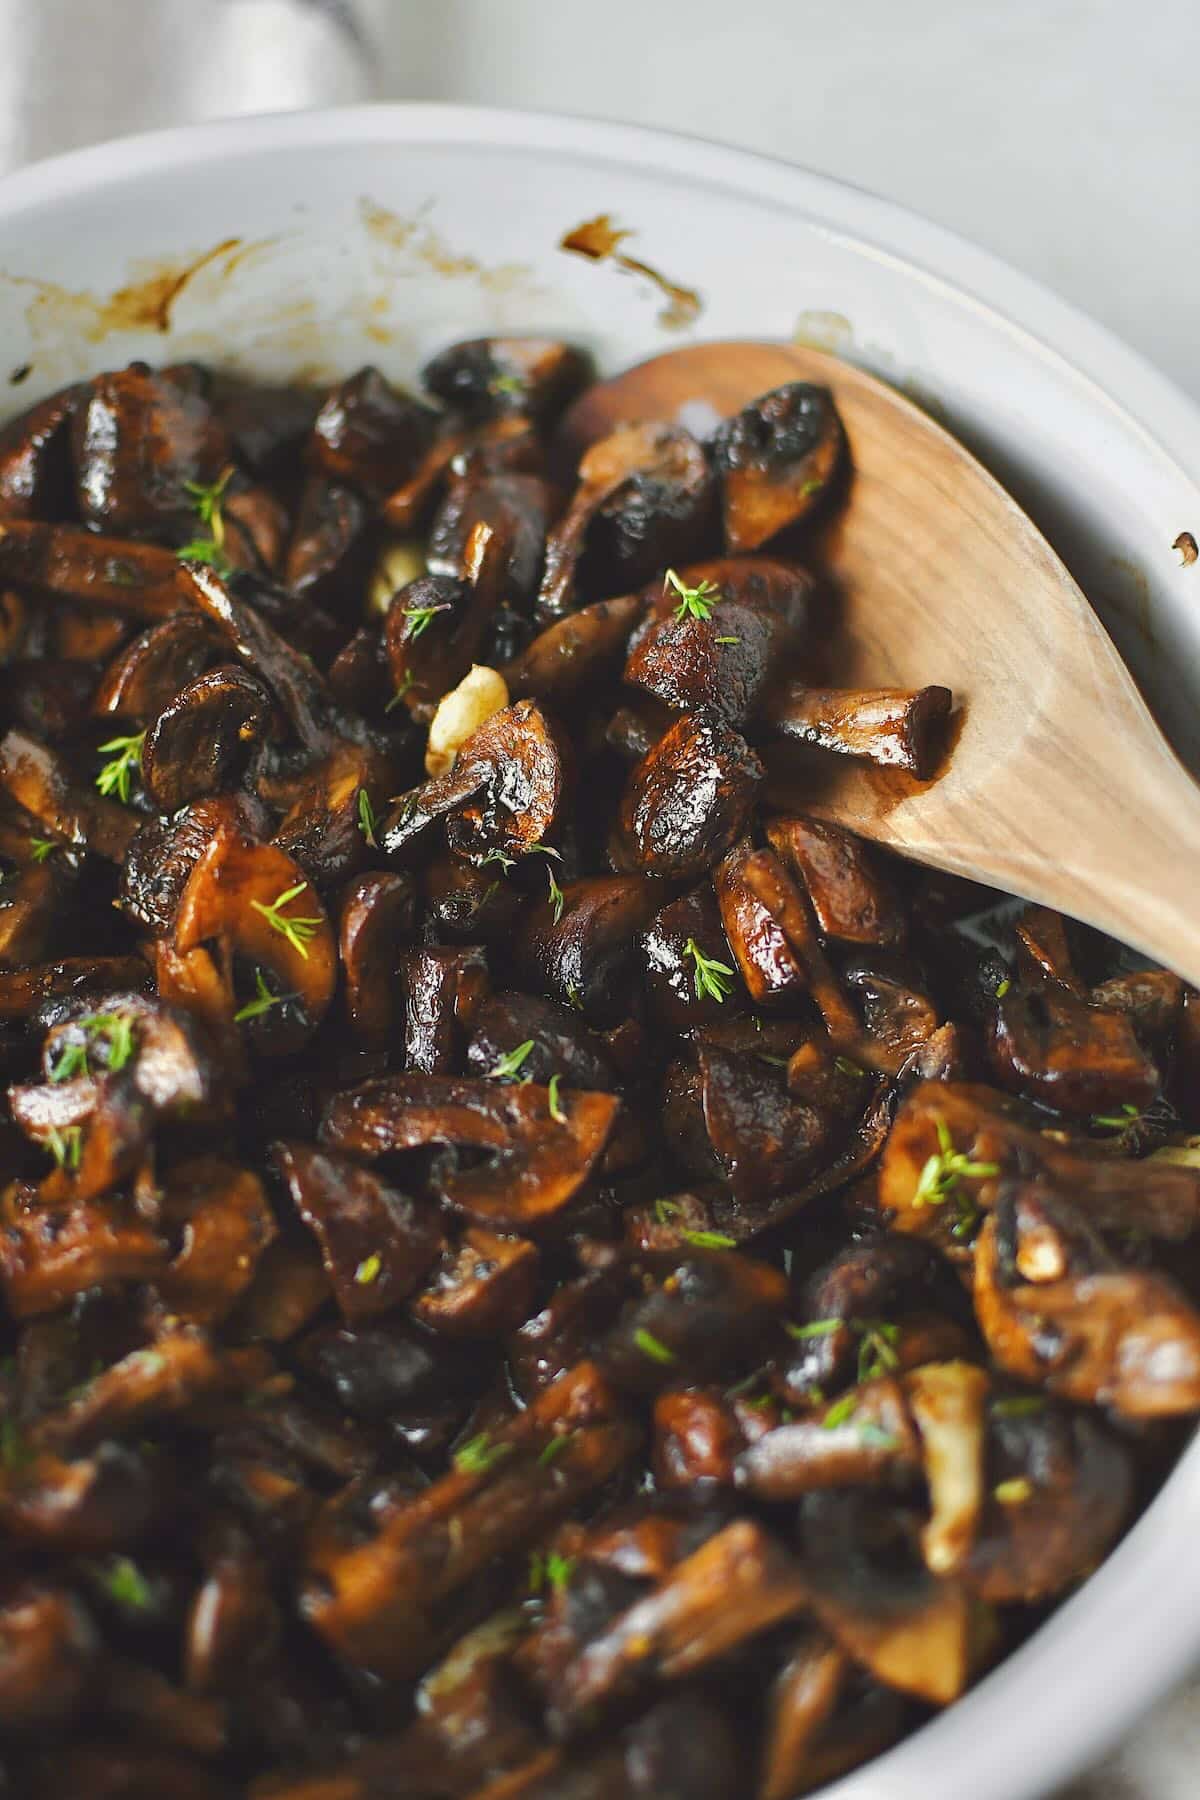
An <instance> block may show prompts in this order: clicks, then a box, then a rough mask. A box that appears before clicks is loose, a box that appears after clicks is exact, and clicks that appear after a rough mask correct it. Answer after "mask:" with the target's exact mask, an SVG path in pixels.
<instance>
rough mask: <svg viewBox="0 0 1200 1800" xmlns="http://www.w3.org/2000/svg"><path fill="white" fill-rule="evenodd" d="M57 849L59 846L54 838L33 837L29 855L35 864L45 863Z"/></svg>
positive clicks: (30, 842)
mask: <svg viewBox="0 0 1200 1800" xmlns="http://www.w3.org/2000/svg"><path fill="white" fill-rule="evenodd" d="M57 849H58V845H57V844H56V843H55V841H54V839H53V838H39V837H31V838H30V840H29V853H30V855H31V856H32V857H33V860H34V862H35V863H44V862H45V860H46V858H47V857H48V856H53V854H54V852H55V851H56V850H57Z"/></svg>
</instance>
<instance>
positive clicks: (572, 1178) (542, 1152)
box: [321, 1075, 620, 1231]
mask: <svg viewBox="0 0 1200 1800" xmlns="http://www.w3.org/2000/svg"><path fill="white" fill-rule="evenodd" d="M619 1110H620V1101H619V1100H617V1099H616V1098H615V1097H614V1096H613V1095H612V1094H598V1093H581V1092H579V1091H578V1090H573V1091H565V1092H564V1093H563V1094H562V1095H561V1096H560V1097H559V1098H558V1100H557V1101H556V1102H555V1103H554V1104H552V1101H551V1095H550V1091H549V1089H548V1088H543V1087H536V1086H534V1085H533V1084H531V1083H527V1084H525V1085H523V1086H519V1087H512V1086H509V1085H508V1084H506V1083H504V1082H500V1081H461V1080H455V1079H454V1078H453V1077H451V1076H442V1075H401V1076H390V1077H387V1078H385V1079H383V1080H379V1081H369V1082H367V1083H366V1084H365V1085H364V1086H362V1087H359V1088H351V1089H350V1090H348V1091H347V1092H345V1093H341V1094H339V1095H337V1096H336V1098H335V1099H334V1100H333V1101H332V1102H331V1103H330V1105H329V1107H328V1109H327V1110H326V1114H325V1118H324V1121H323V1123H322V1126H321V1139H322V1142H323V1143H326V1144H328V1145H330V1146H331V1147H333V1148H335V1149H339V1150H347V1151H349V1152H350V1153H351V1154H352V1155H359V1156H385V1155H388V1154H390V1153H391V1152H393V1151H397V1150H415V1149H419V1148H421V1147H422V1146H423V1145H427V1144H449V1145H455V1146H461V1147H462V1148H464V1149H471V1150H477V1151H483V1152H485V1153H488V1160H486V1161H485V1162H483V1163H482V1164H479V1165H477V1166H460V1167H458V1168H453V1169H450V1170H448V1171H447V1172H446V1174H445V1175H444V1176H443V1177H442V1178H441V1180H440V1183H439V1185H440V1188H441V1191H442V1192H443V1194H444V1195H445V1198H446V1200H447V1201H448V1202H449V1203H450V1205H451V1206H453V1207H455V1208H456V1209H457V1210H458V1211H460V1212H463V1213H465V1214H466V1215H467V1216H468V1218H471V1219H474V1220H476V1221H477V1223H479V1224H481V1225H490V1226H492V1227H493V1228H496V1229H499V1230H502V1231H503V1230H512V1231H521V1230H523V1229H529V1228H531V1227H536V1226H537V1225H538V1224H539V1223H540V1222H542V1221H544V1220H549V1219H552V1218H553V1217H554V1215H555V1214H556V1213H558V1212H559V1211H560V1210H561V1209H562V1208H563V1207H564V1206H565V1205H566V1204H567V1202H568V1201H569V1200H571V1199H573V1197H574V1196H575V1195H576V1194H577V1193H578V1192H579V1190H580V1188H581V1187H582V1186H583V1184H584V1182H585V1181H586V1180H587V1178H588V1176H589V1175H590V1174H591V1172H592V1170H593V1169H594V1168H595V1166H596V1164H597V1162H598V1161H599V1159H600V1157H601V1156H602V1154H603V1152H604V1149H605V1146H606V1145H607V1143H608V1140H609V1137H610V1136H611V1134H612V1131H613V1128H614V1126H615V1125H616V1121H617V1114H618V1112H619ZM556 1114H561V1115H562V1116H561V1117H557V1116H556Z"/></svg>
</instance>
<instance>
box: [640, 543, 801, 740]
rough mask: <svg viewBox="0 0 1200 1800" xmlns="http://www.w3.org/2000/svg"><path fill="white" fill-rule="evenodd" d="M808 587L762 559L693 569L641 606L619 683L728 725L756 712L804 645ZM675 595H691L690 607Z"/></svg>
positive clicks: (788, 569)
mask: <svg viewBox="0 0 1200 1800" xmlns="http://www.w3.org/2000/svg"><path fill="white" fill-rule="evenodd" d="M812 591H813V583H812V579H811V577H810V576H809V575H808V574H807V573H806V571H805V570H803V569H799V568H795V567H792V566H790V565H788V564H786V563H777V562H772V561H770V560H769V559H768V558H767V557H747V558H746V559H745V560H744V561H740V560H734V559H732V558H730V557H722V558H720V559H719V560H717V561H715V562H705V563H697V564H694V565H692V566H690V567H688V568H685V569H684V570H683V571H682V573H680V574H678V575H675V574H674V573H673V572H672V575H671V577H670V578H669V580H668V581H666V582H657V583H652V584H651V585H650V587H649V588H648V589H647V590H646V592H645V595H644V599H645V603H646V608H647V613H648V619H647V623H646V625H645V627H644V628H643V629H642V630H641V631H639V632H638V633H637V634H636V637H635V639H634V642H633V646H632V648H631V650H630V654H629V658H628V661H627V662H626V665H625V680H626V681H627V682H628V683H629V684H630V685H631V686H632V687H636V688H640V689H642V691H643V692H644V693H647V694H650V695H652V696H653V697H654V698H655V699H657V700H661V701H662V702H663V703H664V704H665V705H667V706H670V707H672V708H675V709H678V710H681V711H685V712H687V711H692V710H694V709H696V708H697V707H710V706H715V707H717V708H718V709H719V710H720V712H721V713H722V714H723V716H724V717H725V718H726V719H727V720H728V722H729V723H730V724H731V725H739V726H740V725H743V724H744V723H745V721H746V720H747V719H749V718H750V717H751V715H752V714H753V713H754V712H755V710H756V709H757V707H758V704H759V701H760V699H761V698H762V696H763V694H764V692H765V691H766V688H767V685H768V683H769V681H770V680H771V679H772V678H773V677H774V676H776V675H777V674H778V673H779V665H780V664H781V663H782V662H783V661H784V659H785V658H787V657H788V656H789V655H791V654H792V653H794V652H795V651H796V650H797V649H798V648H799V647H800V645H801V644H802V643H803V641H804V637H805V634H806V631H807V628H808V620H809V611H810V606H811V600H812ZM681 593H684V594H688V595H694V596H695V598H694V599H692V600H691V602H690V604H689V602H688V601H687V600H684V601H681V600H680V598H679V596H680V594H681Z"/></svg>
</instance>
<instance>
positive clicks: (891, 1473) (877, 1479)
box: [734, 1376, 921, 1502]
mask: <svg viewBox="0 0 1200 1800" xmlns="http://www.w3.org/2000/svg"><path fill="white" fill-rule="evenodd" d="M843 1412H845V1416H843ZM920 1466H921V1452H920V1444H919V1441H918V1439H917V1435H916V1432H915V1431H914V1429H913V1422H912V1418H911V1416H910V1413H909V1408H908V1405H907V1404H906V1401H905V1397H904V1393H903V1390H902V1389H901V1387H900V1385H899V1383H898V1382H896V1381H894V1380H893V1379H892V1378H891V1377H890V1376H885V1377H883V1378H882V1379H880V1380H878V1381H871V1382H867V1383H865V1384H864V1385H863V1386H862V1387H859V1388H855V1389H854V1393H853V1406H852V1407H851V1408H850V1409H849V1410H846V1409H845V1408H844V1406H843V1405H839V1406H836V1407H830V1408H829V1409H828V1410H824V1409H823V1410H822V1411H821V1412H819V1413H817V1414H816V1415H815V1416H812V1417H810V1418H806V1419H798V1420H796V1421H795V1422H794V1423H791V1424H782V1425H779V1426H777V1427H776V1428H775V1430H774V1431H768V1432H767V1433H766V1435H765V1436H764V1437H761V1438H759V1440H758V1442H757V1443H755V1444H752V1445H751V1446H750V1448H749V1449H748V1450H745V1451H743V1453H742V1455H741V1456H740V1457H739V1458H738V1460H737V1464H736V1466H735V1469H734V1479H735V1481H736V1483H737V1485H738V1487H739V1488H741V1489H742V1490H744V1491H745V1492H747V1493H749V1494H752V1495H753V1496H754V1497H755V1498H756V1499H758V1500H765V1501H769V1502H777V1501H785V1500H799V1499H800V1498H801V1496H802V1495H804V1494H809V1493H815V1492H816V1491H817V1490H818V1489H820V1488H850V1487H871V1486H876V1485H882V1484H895V1483H896V1482H897V1480H900V1479H902V1478H903V1477H905V1476H911V1475H912V1474H913V1473H914V1472H915V1471H916V1470H918V1469H919V1468H920Z"/></svg>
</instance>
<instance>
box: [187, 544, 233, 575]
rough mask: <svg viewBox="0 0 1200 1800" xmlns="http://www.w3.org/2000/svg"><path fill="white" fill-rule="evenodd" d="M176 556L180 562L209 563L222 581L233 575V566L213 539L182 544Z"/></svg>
mask: <svg viewBox="0 0 1200 1800" xmlns="http://www.w3.org/2000/svg"><path fill="white" fill-rule="evenodd" d="M175 555H176V558H177V559H178V561H180V562H198V563H207V564H208V566H209V568H211V569H212V570H213V571H214V572H215V573H216V574H218V575H219V576H220V577H221V579H222V581H224V580H226V579H227V577H228V576H230V575H232V574H233V564H232V563H231V562H230V560H229V558H228V557H227V556H226V554H225V552H224V551H223V550H222V548H221V546H220V545H219V544H217V543H214V542H213V540H212V538H192V540H191V541H190V543H187V544H181V545H180V547H179V549H178V550H177V551H176V552H175Z"/></svg>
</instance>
